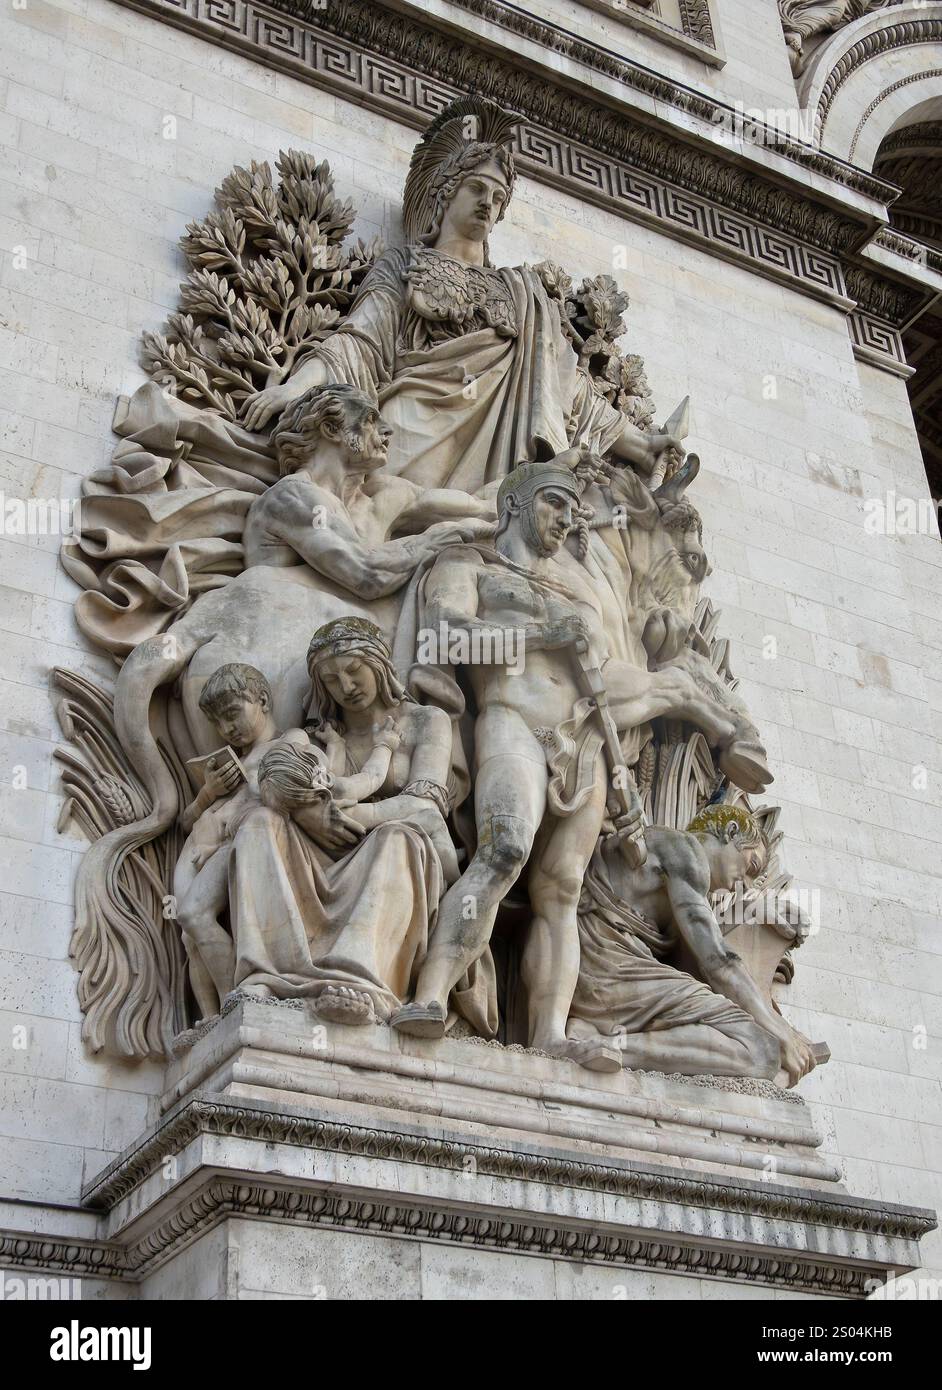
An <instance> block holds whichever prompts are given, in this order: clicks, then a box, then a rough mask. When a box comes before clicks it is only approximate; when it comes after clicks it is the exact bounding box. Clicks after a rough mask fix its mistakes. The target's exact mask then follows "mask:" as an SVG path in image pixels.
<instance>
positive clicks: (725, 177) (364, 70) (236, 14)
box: [127, 0, 890, 300]
mask: <svg viewBox="0 0 942 1390" xmlns="http://www.w3.org/2000/svg"><path fill="white" fill-rule="evenodd" d="M127 2H128V3H133V4H134V6H135V8H140V9H144V10H146V11H147V12H150V13H154V12H156V13H158V14H161V15H163V16H165V17H169V18H171V19H173V18H174V17H176V18H177V19H180V20H182V21H184V22H186V23H187V26H188V27H196V28H197V30H198V31H201V32H203V31H209V32H210V33H212V34H214V35H215V36H216V37H217V38H222V39H223V41H228V40H229V39H234V38H236V37H239V38H240V39H242V40H244V41H246V42H247V43H249V44H251V45H253V46H255V47H257V48H259V49H261V50H263V52H264V53H265V55H266V57H267V58H268V59H269V60H273V61H275V62H290V63H291V64H292V70H296V69H295V67H294V65H295V64H299V65H301V66H302V67H303V69H304V73H305V75H306V76H307V77H308V78H309V80H312V81H319V82H321V83H323V84H324V85H325V86H329V87H330V88H331V89H332V90H335V91H340V92H345V93H347V94H349V95H351V96H354V94H355V99H357V100H363V99H367V100H368V101H369V103H370V104H371V105H373V106H376V107H378V108H380V109H382V110H385V111H386V112H387V113H388V114H390V115H392V116H394V117H395V118H397V119H399V120H403V121H407V122H408V123H409V124H418V123H420V122H423V121H425V120H427V119H428V118H429V117H432V116H434V115H435V114H437V112H438V111H439V110H441V109H442V108H443V107H444V106H445V105H446V104H447V103H448V101H449V100H451V99H453V98H454V96H455V95H457V94H458V93H459V92H460V91H461V90H465V91H467V90H475V91H478V92H481V93H483V94H487V95H491V96H494V97H497V98H499V99H500V100H501V101H502V102H503V103H504V104H506V105H508V106H510V107H512V108H513V109H515V110H517V111H520V112H522V113H523V114H524V115H525V116H527V117H530V118H531V119H526V120H524V121H523V122H522V123H521V126H520V128H519V131H518V133H517V136H516V148H517V151H518V152H519V162H520V167H521V168H522V169H523V170H524V171H525V172H527V173H529V174H531V175H532V176H533V177H536V178H541V179H550V178H551V180H552V183H553V185H554V186H556V187H560V186H562V187H565V188H567V189H568V190H570V191H572V192H573V193H575V194H576V195H577V196H579V197H582V198H586V199H591V200H592V201H595V202H599V203H601V204H602V205H604V206H607V207H610V208H612V209H613V210H617V211H620V212H624V211H625V210H626V209H628V208H630V209H631V211H632V212H633V213H634V215H636V216H640V217H643V218H645V219H649V220H650V221H651V222H652V223H653V224H654V225H656V226H658V227H659V228H661V229H663V230H665V231H666V232H667V233H668V234H669V235H676V236H682V237H684V238H685V239H687V240H691V241H693V242H695V243H696V244H699V245H702V246H704V247H707V248H709V249H710V250H712V251H714V252H716V253H718V254H720V255H723V256H725V257H728V258H734V259H738V260H744V261H746V262H748V263H751V264H752V265H754V266H755V267H756V268H757V269H759V270H761V271H762V272H763V273H765V274H769V275H773V276H775V277H777V278H783V279H785V280H786V281H788V282H789V283H792V284H795V285H796V287H798V288H801V289H803V290H805V291H806V292H808V293H811V294H814V295H816V296H818V297H824V298H826V299H832V300H833V299H842V298H843V297H844V295H845V288H844V282H843V276H842V271H841V267H840V261H839V255H840V253H841V251H843V250H845V249H846V248H847V247H848V246H849V245H851V244H852V243H853V242H855V241H858V240H859V238H860V233H861V227H860V224H859V223H857V222H854V221H852V220H851V219H850V218H847V217H842V216H840V215H839V214H837V213H835V212H833V211H832V210H831V209H828V208H824V207H821V206H819V205H815V204H813V203H812V202H810V201H809V200H808V199H807V197H806V196H801V197H798V196H795V195H794V194H792V193H791V192H789V191H787V190H786V189H783V188H781V187H778V186H776V185H774V184H772V183H770V182H768V181H767V180H765V179H763V178H761V177H759V176H757V175H755V174H750V173H747V172H746V171H744V170H742V169H738V168H735V167H734V166H733V165H731V164H730V163H729V162H727V161H725V160H723V159H721V158H719V157H714V156H711V155H709V154H706V153H705V152H704V151H703V150H702V149H696V148H694V147H693V146H686V145H683V144H681V143H680V142H678V141H676V140H671V139H668V138H666V137H665V136H664V135H663V134H661V133H659V132H656V131H654V130H653V129H650V128H647V127H645V126H642V125H640V124H638V123H635V122H634V121H632V120H631V119H629V118H627V117H625V116H622V115H620V114H617V113H615V112H613V111H611V110H608V109H605V108H602V107H598V106H594V105H593V104H591V103H589V102H587V101H585V100H584V99H581V98H578V97H576V96H574V95H573V94H572V93H571V92H568V91H562V90H561V89H559V88H557V87H555V86H554V84H552V83H550V82H547V81H545V80H542V79H540V78H538V77H536V76H535V75H533V74H532V73H529V72H525V71H523V70H521V69H517V68H514V67H512V66H511V65H510V64H507V63H504V62H500V61H498V60H495V59H494V58H493V56H492V55H485V54H483V53H480V52H476V51H474V50H472V49H470V48H465V47H463V46H462V45H460V44H458V43H456V42H455V41H454V39H453V38H449V39H448V40H447V41H446V40H444V39H443V37H442V36H441V35H437V34H435V33H434V31H432V30H429V29H425V28H422V27H421V26H417V25H415V24H413V23H412V22H408V23H407V22H404V21H403V20H402V17H401V16H390V15H389V14H388V13H386V12H383V11H380V10H378V9H377V8H376V7H371V9H370V10H369V11H366V10H365V9H364V7H362V6H359V5H354V4H352V3H342V4H335V5H332V6H330V7H329V9H328V10H326V11H317V10H314V9H311V14H312V16H315V17H316V23H317V26H318V27H315V25H314V24H309V23H306V22H304V21H303V20H301V19H299V18H297V17H288V16H287V15H285V16H284V17H281V16H279V15H277V14H276V13H275V12H274V11H275V10H285V11H289V10H290V11H291V12H292V14H293V13H294V12H295V11H296V10H297V9H298V3H297V0H274V5H273V7H272V8H269V7H264V6H260V5H257V4H255V3H253V0H127ZM325 30H330V31H331V33H332V34H333V36H334V37H329V36H328V34H327V33H326V32H325ZM586 47H587V48H591V46H590V45H589V46H586ZM370 50H373V51H370ZM577 56H578V57H579V59H580V61H582V60H584V59H585V56H586V55H584V54H583V53H581V52H580V53H579V54H578V55H577ZM603 56H607V57H608V58H609V59H610V60H611V61H610V63H609V64H608V65H607V66H611V64H612V63H614V64H615V65H616V66H617V72H613V74H612V75H617V76H618V77H619V78H620V80H628V77H629V74H630V76H631V77H632V78H633V85H635V86H637V87H639V88H640V89H642V90H644V89H650V90H651V91H652V93H653V94H655V95H657V96H658V97H659V98H660V99H666V100H672V101H674V102H675V104H677V105H678V106H679V107H681V108H682V109H689V110H692V111H693V112H694V114H697V115H700V116H702V117H703V118H704V119H708V120H715V119H716V117H717V113H718V112H719V111H721V110H722V108H720V107H719V106H718V105H717V104H716V103H714V102H711V101H709V100H706V99H703V98H700V97H697V96H696V95H695V94H692V93H689V92H687V91H686V90H685V89H680V88H677V87H676V86H675V85H674V84H670V83H667V82H665V81H664V79H661V78H657V77H653V76H652V75H650V74H646V73H641V72H640V71H639V70H637V69H634V68H633V65H630V64H626V63H625V62H624V61H623V60H620V59H614V58H612V56H611V55H604V51H603ZM600 63H601V59H600V60H599V62H598V63H597V64H596V66H599V64H600ZM781 148H782V149H783V150H787V152H788V153H789V155H792V154H793V153H794V154H795V157H796V158H798V159H800V161H801V162H802V163H803V164H805V165H807V166H808V167H810V168H814V169H817V170H820V171H822V172H826V173H827V174H828V175H829V176H830V177H836V178H837V179H839V180H840V181H841V182H845V183H846V184H847V185H848V186H849V187H855V188H859V189H860V191H863V192H866V193H867V194H868V195H869V196H877V197H881V198H886V197H888V196H889V195H890V190H889V187H888V185H886V184H884V183H883V182H882V181H880V180H875V179H872V178H871V177H870V176H869V175H863V174H861V172H860V171H855V170H852V169H849V167H848V166H843V165H841V164H840V162H839V161H834V160H831V159H830V157H828V156H826V155H821V154H819V153H817V152H813V151H811V152H809V151H807V150H804V151H800V152H798V151H797V150H796V149H794V148H793V147H790V145H789V142H787V141H783V142H782V144H781ZM600 156H601V157H600Z"/></svg>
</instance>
